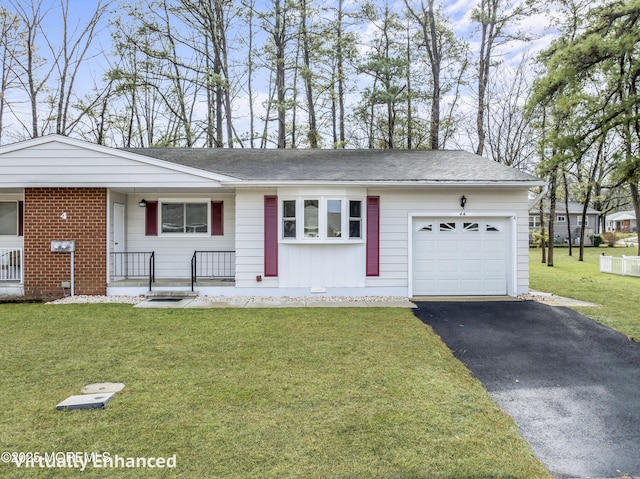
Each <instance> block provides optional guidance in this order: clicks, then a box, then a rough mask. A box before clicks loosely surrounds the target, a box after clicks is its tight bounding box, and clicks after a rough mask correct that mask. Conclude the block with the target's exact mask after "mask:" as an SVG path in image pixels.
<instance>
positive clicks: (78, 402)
mask: <svg viewBox="0 0 640 479" xmlns="http://www.w3.org/2000/svg"><path fill="white" fill-rule="evenodd" d="M114 395H115V393H104V394H81V395H79V396H69V397H68V398H67V399H65V400H64V401H62V402H61V403H59V404H58V405H57V406H56V409H58V410H59V411H62V410H69V409H104V408H106V407H107V403H108V402H109V400H110V399H111V398H112V397H113V396H114Z"/></svg>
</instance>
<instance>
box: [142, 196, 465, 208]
mask: <svg viewBox="0 0 640 479" xmlns="http://www.w3.org/2000/svg"><path fill="white" fill-rule="evenodd" d="M143 201H144V200H143ZM466 204H467V197H466V196H464V195H462V197H461V198H460V207H461V208H464V206H465V205H466Z"/></svg>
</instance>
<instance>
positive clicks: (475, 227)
mask: <svg viewBox="0 0 640 479" xmlns="http://www.w3.org/2000/svg"><path fill="white" fill-rule="evenodd" d="M464 230H465V231H471V232H476V231H480V228H479V227H478V223H465V224H464Z"/></svg>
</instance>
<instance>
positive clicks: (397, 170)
mask: <svg viewBox="0 0 640 479" xmlns="http://www.w3.org/2000/svg"><path fill="white" fill-rule="evenodd" d="M125 151H129V152H132V153H136V154H139V155H144V156H148V157H152V158H156V159H159V160H163V161H168V162H172V163H176V164H180V165H183V166H189V167H192V168H197V169H200V170H204V171H207V172H212V173H217V174H221V175H226V176H231V177H234V178H237V179H239V180H244V181H250V182H251V181H273V182H277V181H289V182H290V181H332V182H333V181H345V182H347V181H380V182H394V181H399V182H411V181H427V182H488V183H501V182H509V183H512V182H516V183H520V182H523V183H530V182H536V183H538V184H540V182H541V180H539V179H538V178H535V177H534V176H531V175H529V174H527V173H524V172H522V171H519V170H516V169H514V168H510V167H507V166H505V165H502V164H500V163H496V162H494V161H491V160H488V159H486V158H483V157H480V156H478V155H475V154H472V153H468V152H464V151H451V150H347V149H345V150H294V149H287V150H285V149H261V150H258V149H189V148H131V149H126V150H125Z"/></svg>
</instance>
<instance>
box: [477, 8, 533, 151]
mask: <svg viewBox="0 0 640 479" xmlns="http://www.w3.org/2000/svg"><path fill="white" fill-rule="evenodd" d="M532 11H533V8H532V7H530V6H528V5H526V4H518V5H515V4H514V2H512V1H511V0H480V4H479V5H478V6H477V7H476V8H475V9H474V10H473V12H472V18H473V20H474V21H475V22H476V23H478V24H479V27H480V49H479V52H478V84H477V87H478V88H477V95H478V98H477V114H476V128H477V136H478V145H477V147H476V153H477V154H478V155H482V154H483V153H484V147H485V140H486V132H485V119H486V118H485V112H486V105H487V104H486V101H487V99H486V92H487V88H488V86H489V79H490V74H491V69H492V68H493V67H495V65H496V58H495V56H496V47H498V46H499V45H501V44H504V43H506V42H509V41H513V40H516V39H517V40H524V39H525V38H526V37H525V36H524V35H522V34H516V35H511V34H510V33H509V32H508V27H509V26H511V25H512V24H515V23H517V22H518V21H519V20H520V19H521V18H522V17H523V16H525V15H527V14H529V13H531V12H532Z"/></svg>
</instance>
